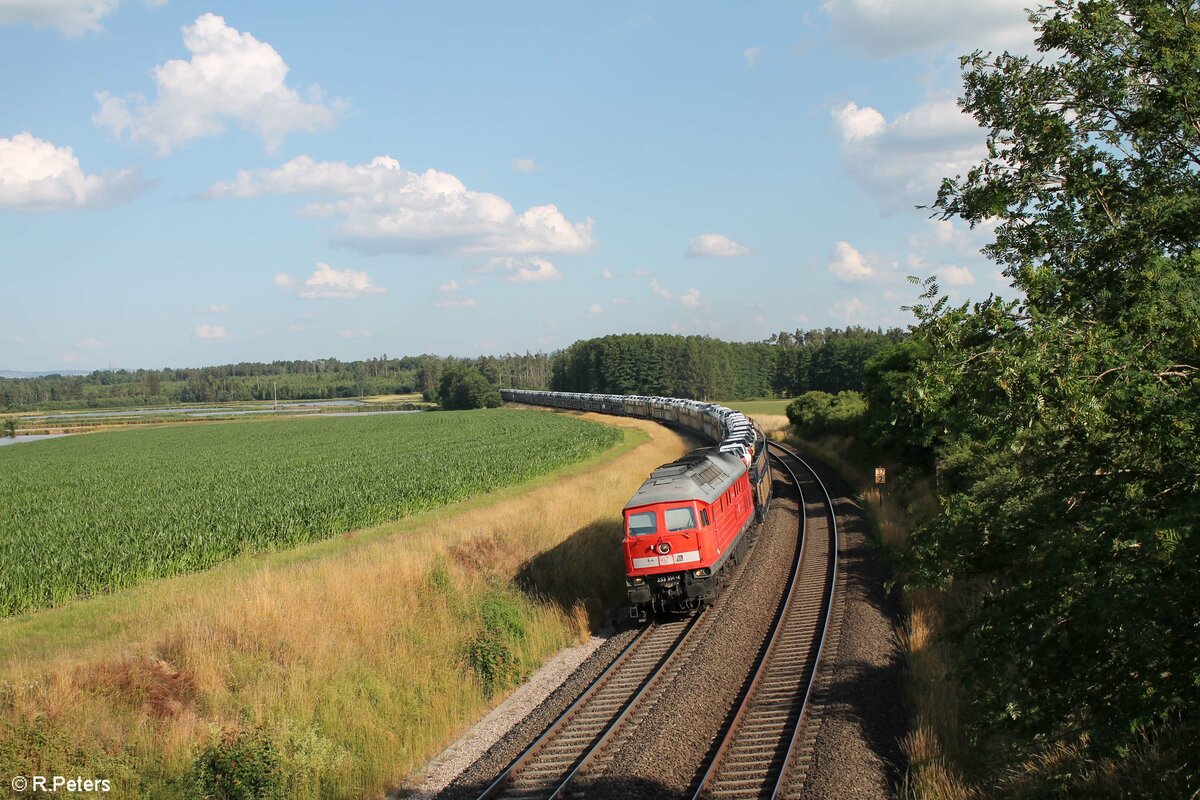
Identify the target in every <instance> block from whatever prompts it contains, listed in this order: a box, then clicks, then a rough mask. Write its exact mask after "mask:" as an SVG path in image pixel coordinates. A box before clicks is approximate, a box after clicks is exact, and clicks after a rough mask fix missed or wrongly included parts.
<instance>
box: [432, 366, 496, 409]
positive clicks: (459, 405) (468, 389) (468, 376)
mask: <svg viewBox="0 0 1200 800" xmlns="http://www.w3.org/2000/svg"><path fill="white" fill-rule="evenodd" d="M438 402H439V403H441V406H442V408H444V409H446V410H448V411H453V410H463V409H470V408H497V407H499V405H500V404H501V402H503V401H502V400H501V398H500V392H499V391H498V390H497V389H496V387H495V386H492V384H490V383H488V379H487V378H485V377H484V376H483V373H482V372H480V371H479V370H477V369H474V368H468V367H462V366H454V367H451V368H449V369H447V370H446V372H445V373H444V374H443V375H442V381H441V384H440V385H439V387H438Z"/></svg>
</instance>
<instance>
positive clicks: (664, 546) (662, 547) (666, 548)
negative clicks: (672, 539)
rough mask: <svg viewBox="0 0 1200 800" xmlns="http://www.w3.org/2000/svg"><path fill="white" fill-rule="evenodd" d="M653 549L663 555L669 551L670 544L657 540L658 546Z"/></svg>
mask: <svg viewBox="0 0 1200 800" xmlns="http://www.w3.org/2000/svg"><path fill="white" fill-rule="evenodd" d="M655 549H656V550H658V552H659V553H661V554H663V555H664V556H665V555H666V554H667V553H669V552H671V544H670V543H669V542H659V543H658V547H656V548H655Z"/></svg>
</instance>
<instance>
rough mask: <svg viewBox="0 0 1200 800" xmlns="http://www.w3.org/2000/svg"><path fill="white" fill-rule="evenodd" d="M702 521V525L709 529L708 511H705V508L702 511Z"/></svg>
mask: <svg viewBox="0 0 1200 800" xmlns="http://www.w3.org/2000/svg"><path fill="white" fill-rule="evenodd" d="M700 521H701V522H702V523H704V526H705V527H708V510H707V509H703V508H702V509H700Z"/></svg>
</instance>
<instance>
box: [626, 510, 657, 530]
mask: <svg viewBox="0 0 1200 800" xmlns="http://www.w3.org/2000/svg"><path fill="white" fill-rule="evenodd" d="M648 533H658V515H656V514H655V513H654V512H653V511H639V512H638V513H637V514H630V515H629V534H630V535H631V536H645V535H646V534H648Z"/></svg>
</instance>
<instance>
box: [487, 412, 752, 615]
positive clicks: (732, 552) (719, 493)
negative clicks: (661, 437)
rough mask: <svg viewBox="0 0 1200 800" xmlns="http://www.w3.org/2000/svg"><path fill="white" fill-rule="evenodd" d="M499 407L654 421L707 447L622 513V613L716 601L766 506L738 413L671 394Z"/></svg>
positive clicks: (666, 469) (653, 476) (747, 424)
mask: <svg viewBox="0 0 1200 800" xmlns="http://www.w3.org/2000/svg"><path fill="white" fill-rule="evenodd" d="M500 395H501V397H503V398H504V400H505V401H507V402H512V403H528V404H530V405H539V406H550V407H553V408H566V409H575V410H578V411H594V412H598V413H601V414H616V415H620V416H627V417H640V418H642V419H653V420H658V421H659V422H662V423H664V424H667V425H672V426H676V427H679V428H683V429H685V430H688V431H691V432H693V433H696V434H698V435H700V436H702V437H704V438H706V439H708V440H710V441H712V442H713V443H714V444H713V446H711V447H702V448H699V449H697V450H693V451H692V452H691V453H688V454H687V455H686V456H684V457H683V458H680V459H678V460H676V461H672V462H671V463H670V464H664V465H662V466H661V467H659V468H658V469H656V470H654V471H653V472H651V473H650V477H648V478H647V479H646V481H645V483H643V484H642V486H641V488H640V489H638V490H637V493H636V494H634V496H633V497H632V498H631V499H630V501H629V502H628V503H626V505H625V508H624V511H623V512H622V513H623V517H624V523H625V535H624V538H623V540H622V545H623V547H624V551H625V585H626V588H627V590H628V594H629V605H630V609H629V612H630V615H631V616H633V617H637V618H639V619H645V618H646V617H647V615H648V614H649V613H652V612H660V611H661V612H668V613H690V612H693V611H697V610H699V609H700V608H702V607H703V606H705V605H707V604H711V603H712V602H713V601H714V600H716V598H717V594H718V593H719V592H720V590H721V587H722V586H723V585H724V584H725V583H726V581H727V579H728V574H729V570H730V569H731V568H732V567H733V565H735V564H737V562H738V561H739V560H740V559H741V558H742V556H743V555H744V554H745V551H746V545H747V542H748V538H749V536H748V534H749V531H750V529H751V526H752V525H753V524H754V523H755V522H756V521H759V522H761V521H762V519H763V517H765V516H766V513H767V507H768V505H769V504H770V502H771V466H770V464H769V463H768V461H767V439H766V437H765V436H764V435H763V432H762V430H761V429H760V428H758V426H756V425H754V424H753V423H752V422H751V421H750V420H749V419H747V418H746V417H745V415H743V414H741V413H740V412H737V411H734V410H733V409H730V408H726V407H725V406H719V405H716V404H714V403H704V402H700V401H696V400H681V399H678V398H674V397H643V396H638V395H615V394H579V393H571V392H540V391H530V390H524V389H501V390H500Z"/></svg>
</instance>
